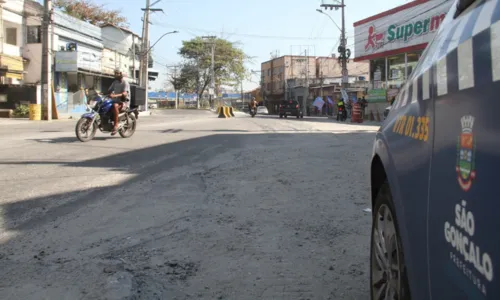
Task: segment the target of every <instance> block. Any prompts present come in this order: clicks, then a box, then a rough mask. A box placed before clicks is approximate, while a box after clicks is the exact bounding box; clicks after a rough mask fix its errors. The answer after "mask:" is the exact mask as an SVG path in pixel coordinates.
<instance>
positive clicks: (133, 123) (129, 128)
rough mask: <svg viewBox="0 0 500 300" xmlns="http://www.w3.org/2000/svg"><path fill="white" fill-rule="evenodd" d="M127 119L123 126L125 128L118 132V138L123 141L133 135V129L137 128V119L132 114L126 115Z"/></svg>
mask: <svg viewBox="0 0 500 300" xmlns="http://www.w3.org/2000/svg"><path fill="white" fill-rule="evenodd" d="M128 119H129V122H128V124H125V126H124V127H123V128H122V129H120V131H119V132H118V133H120V136H121V137H122V138H124V139H126V138H129V137H131V136H132V135H134V132H135V129H136V127H137V119H136V118H135V115H133V114H130V115H128ZM124 129H126V130H124Z"/></svg>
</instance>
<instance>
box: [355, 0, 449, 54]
mask: <svg viewBox="0 0 500 300" xmlns="http://www.w3.org/2000/svg"><path fill="white" fill-rule="evenodd" d="M452 4H453V1H442V0H431V1H428V2H424V3H422V4H418V5H414V6H407V8H405V9H402V10H401V9H400V8H401V7H399V8H395V9H394V10H392V12H391V11H388V12H386V13H382V14H380V15H381V16H380V17H379V18H377V17H376V16H374V17H371V18H368V19H365V20H362V21H359V22H356V23H354V37H355V38H354V39H355V40H354V57H355V60H356V61H359V60H363V59H370V58H373V57H376V56H377V54H380V55H381V57H383V56H384V52H387V51H393V50H397V49H402V48H408V47H411V46H417V45H422V44H424V45H425V44H427V43H428V42H430V41H431V40H432V38H433V36H434V33H435V32H436V31H437V30H438V29H439V27H440V25H441V23H442V22H443V19H444V17H445V16H446V13H447V12H448V10H449V9H450V8H451V5H452ZM404 7H405V6H403V8H404ZM389 12H391V13H389Z"/></svg>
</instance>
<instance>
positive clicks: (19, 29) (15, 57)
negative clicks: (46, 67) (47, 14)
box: [0, 0, 42, 85]
mask: <svg viewBox="0 0 500 300" xmlns="http://www.w3.org/2000/svg"><path fill="white" fill-rule="evenodd" d="M41 7H42V6H41V5H40V4H39V3H37V2H34V1H30V0H16V1H0V84H9V85H20V84H22V83H23V81H24V79H25V77H26V76H28V77H29V73H28V72H25V71H27V70H25V64H26V65H29V64H30V62H31V61H33V59H26V58H30V56H29V55H28V53H30V51H33V52H36V51H37V47H38V48H40V49H41V32H40V31H37V29H38V27H36V24H37V20H39V18H40V16H39V15H38V12H39V11H40V9H41ZM33 25H35V26H33ZM37 45H38V46H37ZM39 57H41V55H40V56H39ZM38 60H40V58H38Z"/></svg>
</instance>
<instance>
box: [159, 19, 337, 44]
mask: <svg viewBox="0 0 500 300" xmlns="http://www.w3.org/2000/svg"><path fill="white" fill-rule="evenodd" d="M156 25H158V26H161V27H164V28H178V29H182V30H190V31H201V32H206V33H213V32H216V30H206V29H200V28H190V27H179V26H175V25H172V24H169V23H163V22H158V23H157V24H156ZM228 34H230V35H234V36H241V37H249V38H262V39H281V40H310V39H311V38H310V37H295V36H277V35H274V36H273V35H260V34H245V33H236V32H231V33H228ZM316 39H317V40H332V39H335V38H334V37H324V38H316Z"/></svg>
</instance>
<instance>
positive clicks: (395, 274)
mask: <svg viewBox="0 0 500 300" xmlns="http://www.w3.org/2000/svg"><path fill="white" fill-rule="evenodd" d="M372 221H373V223H372V233H371V249H370V294H371V299H372V300H389V299H391V300H392V299H398V300H410V299H411V297H410V292H409V291H410V290H409V284H408V278H407V275H406V267H405V263H404V253H403V247H402V241H401V238H400V235H399V228H398V222H397V219H396V214H395V212H394V206H393V203H392V195H391V190H390V188H389V184H388V183H387V182H386V183H384V185H383V186H382V187H381V188H380V191H379V193H378V195H377V199H376V200H375V206H374V209H373V220H372Z"/></svg>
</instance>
